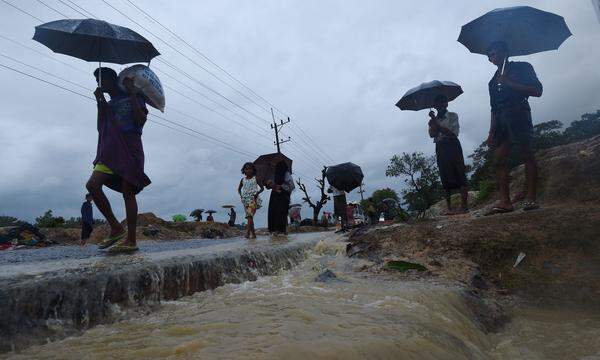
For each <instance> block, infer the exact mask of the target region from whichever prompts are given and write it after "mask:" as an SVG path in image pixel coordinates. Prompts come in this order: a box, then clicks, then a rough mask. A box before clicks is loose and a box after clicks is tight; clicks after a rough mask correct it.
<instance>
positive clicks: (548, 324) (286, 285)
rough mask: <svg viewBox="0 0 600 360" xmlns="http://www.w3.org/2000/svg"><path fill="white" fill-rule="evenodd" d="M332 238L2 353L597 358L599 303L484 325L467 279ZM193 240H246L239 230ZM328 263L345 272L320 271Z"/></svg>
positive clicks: (151, 247) (524, 313)
mask: <svg viewBox="0 0 600 360" xmlns="http://www.w3.org/2000/svg"><path fill="white" fill-rule="evenodd" d="M330 237H331V238H330V239H326V240H325V241H321V242H319V243H318V244H317V246H316V247H315V248H314V250H313V251H311V253H310V255H309V257H308V259H307V260H306V261H304V262H303V263H301V264H300V265H298V266H297V267H295V268H293V269H290V270H285V271H281V272H279V273H278V274H275V275H273V276H264V277H259V278H258V280H257V281H254V282H243V283H241V284H227V285H225V286H222V287H219V288H217V289H215V290H211V291H204V292H199V293H196V294H194V295H191V296H187V297H183V298H181V299H179V300H175V301H166V302H163V304H162V305H161V306H160V307H159V308H158V309H157V311H155V312H153V313H150V314H147V315H145V316H140V315H135V316H132V317H130V318H128V319H125V320H124V321H120V322H117V323H114V324H108V325H100V326H96V327H95V328H93V329H91V330H88V331H86V332H85V333H83V334H82V335H80V336H73V337H69V338H66V339H64V340H60V341H56V342H52V343H49V344H46V345H40V346H33V347H30V348H28V349H26V350H24V351H23V352H21V353H8V354H4V355H0V359H4V358H14V359H55V358H61V359H83V358H85V359H117V358H127V359H199V358H202V359H281V358H286V359H290V360H291V359H307V358H312V359H585V360H592V359H600V342H599V341H598V339H600V314H589V313H581V312H573V311H568V310H562V309H554V310H544V309H538V308H518V309H508V311H509V312H510V313H511V315H512V317H513V319H512V321H511V322H510V323H509V324H508V325H507V327H506V328H505V329H504V330H503V331H501V332H500V333H497V334H486V333H484V332H483V331H482V330H481V329H480V328H479V327H478V326H477V325H476V323H475V322H474V321H473V319H472V318H471V315H470V312H469V309H468V308H467V307H466V305H465V303H464V301H463V300H462V297H461V296H460V291H461V288H460V286H456V285H452V284H447V283H441V282H437V281H433V280H411V281H407V280H406V279H404V280H402V279H401V278H398V277H397V276H395V275H394V274H392V273H384V274H372V273H368V272H364V271H361V270H360V269H362V268H363V266H364V265H365V264H366V262H365V261H364V260H357V259H349V258H347V257H345V256H344V253H345V251H344V249H345V244H344V243H343V242H340V241H338V240H337V239H333V236H331V235H330ZM305 238H310V235H306V236H305ZM296 241H298V238H296ZM259 243H262V245H267V246H269V240H268V239H262V241H260V242H259ZM184 244H194V245H198V246H201V247H202V246H206V250H211V249H212V250H214V249H217V248H218V247H219V246H225V248H236V247H238V246H247V245H245V243H244V242H241V241H240V240H235V239H234V240H229V241H227V243H222V241H221V240H219V241H218V243H215V242H211V243H206V245H204V244H200V242H193V241H192V242H189V243H184ZM143 245H145V246H144V248H145V250H144V251H146V252H145V253H143V254H145V255H152V254H153V253H152V251H155V253H154V254H157V253H161V251H160V250H156V249H159V247H160V246H166V245H168V248H169V250H165V251H164V252H166V253H171V252H172V251H175V252H178V251H186V250H187V248H185V249H183V248H181V247H179V246H180V245H179V244H177V245H176V244H174V243H173V244H165V245H163V244H153V243H147V244H145V243H143ZM171 246H176V247H177V249H178V250H172V248H171ZM250 246H251V245H250ZM257 246H261V245H257ZM201 251H204V250H201ZM90 254H91V255H90V256H94V254H95V253H93V252H92V253H90ZM325 269H329V270H331V271H333V272H334V273H335V274H336V275H337V278H329V279H326V280H325V282H321V281H316V278H317V277H318V275H319V274H322V273H323V271H324V270H325Z"/></svg>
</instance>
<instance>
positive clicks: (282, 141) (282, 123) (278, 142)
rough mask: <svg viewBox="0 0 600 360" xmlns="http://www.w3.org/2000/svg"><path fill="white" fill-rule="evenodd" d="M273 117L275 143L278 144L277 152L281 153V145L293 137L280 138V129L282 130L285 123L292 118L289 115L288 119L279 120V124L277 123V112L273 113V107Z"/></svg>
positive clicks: (272, 125)
mask: <svg viewBox="0 0 600 360" xmlns="http://www.w3.org/2000/svg"><path fill="white" fill-rule="evenodd" d="M271 117H272V118H273V123H272V124H271V129H273V130H275V142H274V143H273V144H275V146H277V153H279V154H281V149H280V147H279V145H281V144H283V143H286V142H288V141H290V140H291V138H290V137H289V136H288V138H287V139H286V140H281V141H280V140H279V131H280V130H281V128H282V127H283V125H285V124H287V123H289V122H290V121H291V120H290V118H289V117H288V118H287V120H286V121H283V120H281V119H280V120H279V124H278V123H277V121H275V113H273V108H271Z"/></svg>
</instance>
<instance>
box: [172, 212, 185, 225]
mask: <svg viewBox="0 0 600 360" xmlns="http://www.w3.org/2000/svg"><path fill="white" fill-rule="evenodd" d="M186 221H187V216H185V215H182V214H177V215H173V222H176V223H177V222H186Z"/></svg>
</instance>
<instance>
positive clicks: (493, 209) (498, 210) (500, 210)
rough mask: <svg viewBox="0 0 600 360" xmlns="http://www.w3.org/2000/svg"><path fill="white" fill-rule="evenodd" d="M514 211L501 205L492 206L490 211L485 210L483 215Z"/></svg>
mask: <svg viewBox="0 0 600 360" xmlns="http://www.w3.org/2000/svg"><path fill="white" fill-rule="evenodd" d="M513 211H515V210H514V209H506V208H501V207H497V206H496V207H493V208H492V209H491V210H490V211H488V212H486V213H485V214H484V215H485V216H490V215H496V214H506V213H510V212H513Z"/></svg>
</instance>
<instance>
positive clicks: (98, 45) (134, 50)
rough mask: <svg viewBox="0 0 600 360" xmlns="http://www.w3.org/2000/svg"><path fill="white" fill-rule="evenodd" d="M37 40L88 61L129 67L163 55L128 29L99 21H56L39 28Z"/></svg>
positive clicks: (34, 38)
mask: <svg viewBox="0 0 600 360" xmlns="http://www.w3.org/2000/svg"><path fill="white" fill-rule="evenodd" d="M33 40H35V41H38V42H40V43H41V44H44V45H45V46H47V47H48V48H50V50H52V51H54V52H56V53H60V54H65V55H69V56H73V57H76V58H79V59H82V60H85V61H98V62H99V63H100V65H102V62H109V63H116V64H127V63H133V62H150V60H151V59H152V58H154V57H155V56H158V55H160V53H159V52H158V50H156V49H155V48H154V46H153V45H152V43H150V41H148V40H147V39H146V38H144V37H143V36H142V35H140V34H138V33H136V32H135V31H133V30H131V29H128V28H126V27H122V26H118V25H113V24H110V23H108V22H106V21H103V20H96V19H65V20H56V21H51V22H49V23H45V24H42V25H38V26H36V27H35V34H34V35H33Z"/></svg>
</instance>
